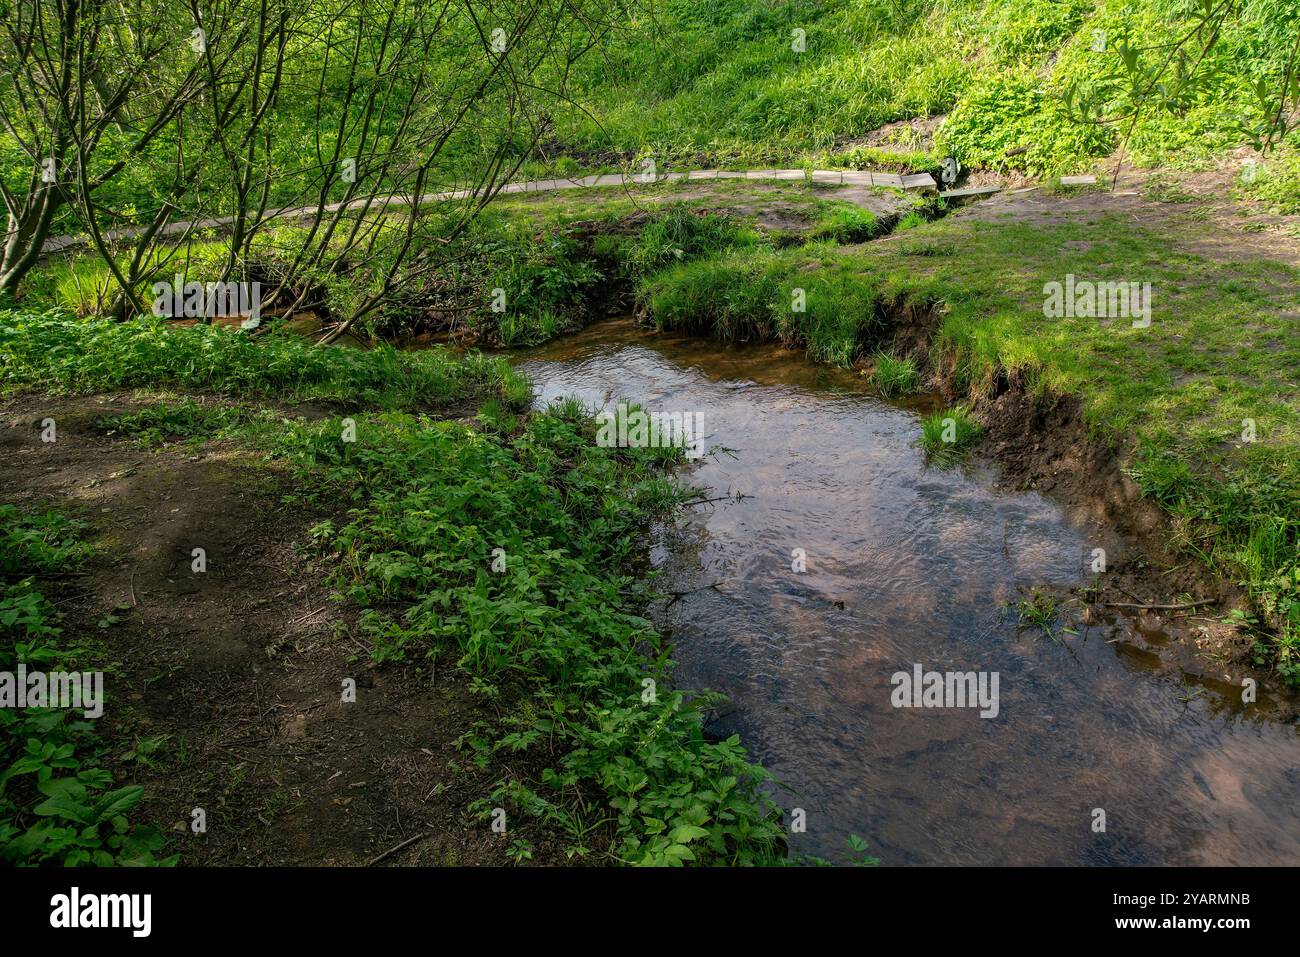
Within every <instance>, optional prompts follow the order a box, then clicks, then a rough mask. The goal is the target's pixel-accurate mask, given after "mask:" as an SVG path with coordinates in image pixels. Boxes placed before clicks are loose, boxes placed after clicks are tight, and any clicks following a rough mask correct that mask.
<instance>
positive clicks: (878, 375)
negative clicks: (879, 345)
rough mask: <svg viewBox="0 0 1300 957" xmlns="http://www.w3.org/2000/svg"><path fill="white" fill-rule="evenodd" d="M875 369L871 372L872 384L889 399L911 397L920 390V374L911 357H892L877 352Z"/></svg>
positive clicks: (885, 353)
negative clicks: (903, 396)
mask: <svg viewBox="0 0 1300 957" xmlns="http://www.w3.org/2000/svg"><path fill="white" fill-rule="evenodd" d="M875 362H876V365H875V368H873V369H872V370H871V384H872V385H874V386H875V387H876V389H877V390H878V391H879V392H880V394H881V395H883V396H885V397H887V398H893V397H895V396H902V395H910V394H911V393H913V392H916V391H917V390H918V389H919V388H920V374H919V373H918V372H917V369H916V361H915V360H914V359H913V358H912V357H911V356H901V357H899V356H892V355H890V354H889V353H887V352H877V353H876V358H875Z"/></svg>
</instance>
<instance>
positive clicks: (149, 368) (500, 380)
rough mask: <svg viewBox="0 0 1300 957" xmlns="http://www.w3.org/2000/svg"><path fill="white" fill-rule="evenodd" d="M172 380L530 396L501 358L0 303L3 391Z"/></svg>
mask: <svg viewBox="0 0 1300 957" xmlns="http://www.w3.org/2000/svg"><path fill="white" fill-rule="evenodd" d="M167 386H171V387H178V388H188V389H211V390H216V391H220V392H231V393H238V394H240V395H245V394H249V395H258V396H262V397H271V398H281V399H285V400H298V401H304V400H321V401H329V402H338V403H343V404H349V405H361V406H368V407H377V408H388V409H398V408H407V409H420V408H440V407H446V406H449V405H451V404H453V403H455V402H460V401H464V400H467V399H472V398H475V397H483V396H488V395H498V396H503V397H505V398H507V399H509V400H510V401H513V402H527V401H528V399H529V398H530V396H531V393H530V392H529V390H528V386H527V383H525V382H523V381H522V380H521V379H520V377H519V376H518V375H517V374H516V373H515V372H513V371H512V370H511V369H510V367H509V365H508V364H507V363H506V361H505V360H504V359H500V358H489V357H486V356H482V355H479V354H477V353H471V354H469V355H467V356H465V357H459V356H456V355H453V354H452V353H450V352H446V351H444V350H442V349H429V350H425V351H420V352H398V351H397V350H396V349H393V348H392V347H390V346H387V345H382V344H381V345H379V346H377V347H376V348H374V349H370V350H360V349H349V348H342V347H327V348H318V347H316V346H313V345H312V344H311V343H310V342H308V341H306V340H304V339H302V338H300V337H298V336H294V335H290V334H283V335H279V334H270V335H267V336H265V337H263V338H261V339H260V340H254V339H252V338H250V337H249V336H248V335H247V334H245V333H242V332H236V331H231V330H229V329H225V328H221V327H216V326H184V327H178V326H171V327H168V326H167V325H165V324H164V323H163V322H161V321H155V320H151V319H143V320H137V321H133V322H126V323H115V322H110V321H107V320H101V319H88V320H78V319H75V318H72V317H71V316H67V315H65V314H62V313H59V312H50V313H45V314H34V313H29V312H22V311H16V310H9V311H0V390H13V389H34V388H39V389H46V390H49V391H69V392H101V391H106V390H112V389H133V388H157V387H167Z"/></svg>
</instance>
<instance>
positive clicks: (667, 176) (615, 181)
mask: <svg viewBox="0 0 1300 957" xmlns="http://www.w3.org/2000/svg"><path fill="white" fill-rule="evenodd" d="M729 179H743V180H751V181H777V182H805V181H807V182H811V183H816V184H820V185H822V186H836V187H848V188H846V189H844V190H843V191H842V193H841V195H840V198H842V199H844V200H845V201H847V202H850V203H854V204H856V205H859V206H863V207H864V208H867V209H871V210H873V211H878V207H879V201H878V199H876V198H875V197H874V195H873V194H872V192H871V190H872V189H873V188H877V187H881V188H886V187H892V188H895V189H907V190H916V189H933V188H934V187H935V185H936V184H935V181H934V179H933V177H931V176H930V175H929V174H928V173H917V174H914V175H911V176H899V175H898V174H896V173H887V172H881V171H876V172H873V171H871V170H861V171H859V170H814V171H812V172H810V173H805V171H804V170H801V169H765V170H748V171H736V170H716V169H712V170H691V171H689V172H681V173H661V174H658V175H644V176H643V175H639V174H638V175H633V176H624V175H622V174H619V173H613V174H606V175H601V176H582V177H579V178H577V179H543V180H528V181H525V182H522V183H507V184H506V185H505V186H503V187H502V188H501V189H500V190H499V191H497V193H496V194H495V195H513V194H517V193H551V192H556V191H559V190H568V189H591V188H597V187H622V188H623V189H625V190H626V189H631V188H633V187H637V186H651V185H654V184H656V183H667V182H678V181H690V182H714V181H717V180H729ZM479 195H480V193H479V192H478V191H476V190H473V189H455V190H447V191H445V192H441V193H426V194H425V195H423V196H421V197H420V198H419V200H418V201H413V198H412V197H410V196H402V195H392V196H368V197H363V198H360V199H354V200H351V201H349V202H347V203H341V202H340V203H327V204H326V205H325V206H323V207H320V206H285V207H283V208H281V209H273V210H269V211H268V212H267V213H266V214H265V218H267V219H303V218H306V217H309V216H314V215H316V214H317V213H318V212H320V211H322V210H323V211H324V212H326V213H336V212H338V211H339V210H341V209H345V208H346V209H347V210H348V211H349V212H351V211H357V212H363V211H373V212H377V213H384V212H387V211H388V210H390V209H402V208H405V207H407V206H412V205H415V206H423V205H426V204H430V203H444V202H450V201H455V200H461V199H472V198H476V197H477V196H479ZM234 221H235V220H234V217H231V216H221V217H215V218H211V219H201V220H200V219H193V220H183V221H180V222H175V223H168V224H167V225H166V226H164V227H163V228H162V229H160V230H159V231H158V235H159V236H162V237H165V236H180V235H184V234H185V233H186V232H189V231H190V230H194V229H220V228H222V227H225V226H229V225H231V224H232V223H233V222H234ZM141 232H143V230H142V229H140V228H137V227H130V228H127V229H113V230H106V231H105V232H104V239H105V240H107V241H110V242H114V241H118V240H123V239H131V238H133V237H135V236H138V235H140V233H141ZM85 244H86V239H85V237H82V236H75V235H66V236H51V237H50V238H49V239H47V240H46V241H45V246H44V248H43V250H42V253H41V255H43V256H49V255H52V254H54V253H61V252H66V251H67V250H69V249H76V248H78V247H80V246H84V245H85Z"/></svg>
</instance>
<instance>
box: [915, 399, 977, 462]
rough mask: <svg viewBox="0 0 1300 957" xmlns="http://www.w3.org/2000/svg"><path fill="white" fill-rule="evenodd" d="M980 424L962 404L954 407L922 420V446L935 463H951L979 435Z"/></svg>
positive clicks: (972, 443)
mask: <svg viewBox="0 0 1300 957" xmlns="http://www.w3.org/2000/svg"><path fill="white" fill-rule="evenodd" d="M980 431H981V430H980V427H979V423H977V422H975V420H974V419H972V418H971V415H970V410H969V409H968V408H966V407H965V406H961V405H958V406H953V407H952V408H951V409H945V410H943V411H942V412H935V413H933V414H931V415H928V416H926V417H925V418H924V419H922V420H921V448H923V449H925V454H926V455H927V456H928V457H929V458H930V459H932V460H934V461H937V462H945V463H946V462H952V461H955V460H956V459H957V458H959V457H960V456H961V455H962V454H963V453H964V452H966V451H967V450H969V449H970V447H971V446H972V445H974V444H975V442H976V440H978V439H979V437H980Z"/></svg>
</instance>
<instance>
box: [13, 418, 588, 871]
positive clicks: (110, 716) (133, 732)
mask: <svg viewBox="0 0 1300 957" xmlns="http://www.w3.org/2000/svg"><path fill="white" fill-rule="evenodd" d="M140 404H141V403H139V402H137V401H136V400H134V399H132V398H131V397H130V396H127V395H104V396H93V397H83V398H51V397H44V396H23V397H18V398H12V399H8V400H5V401H3V402H0V500H3V501H6V502H13V503H15V504H18V505H19V506H20V507H24V508H35V507H41V506H52V507H57V508H60V509H66V510H68V511H70V512H71V513H73V514H75V515H77V516H78V517H80V518H82V519H83V520H84V521H85V522H87V523H88V525H89V529H88V531H87V536H86V537H87V539H88V540H90V541H92V542H95V543H97V544H98V545H99V546H100V547H99V548H98V549H97V551H96V554H95V555H94V557H93V558H91V560H90V561H89V562H88V563H87V565H86V566H85V568H84V570H83V572H82V573H80V574H77V575H73V576H69V577H66V578H62V579H59V580H57V581H55V582H53V583H51V585H50V587H49V588H48V589H47V591H46V594H47V597H49V598H50V599H51V600H52V601H53V602H54V603H55V605H56V607H57V609H58V611H59V612H60V613H61V614H62V616H63V622H62V624H63V627H64V628H65V629H66V630H67V632H68V633H69V634H70V635H71V636H73V637H77V638H83V637H88V638H90V639H92V640H93V641H94V642H96V643H97V644H98V645H100V646H101V647H102V650H103V652H104V660H106V661H109V662H112V666H111V667H112V670H111V671H110V673H109V674H108V676H107V677H106V692H107V695H108V705H107V708H106V710H105V714H104V717H103V719H101V720H102V724H101V726H100V732H101V735H102V737H103V739H104V740H105V741H106V742H107V743H108V745H109V753H108V755H107V758H106V761H105V766H107V767H110V768H112V769H113V770H114V771H115V772H116V773H117V774H118V776H119V778H120V779H121V780H122V781H131V782H134V783H138V784H142V785H144V786H145V789H146V793H147V797H146V800H145V802H144V803H142V805H141V806H140V808H139V809H138V811H137V814H136V817H137V818H138V819H140V820H142V821H148V822H150V823H154V824H155V825H157V826H159V827H160V828H162V829H164V830H166V831H169V832H170V834H169V837H170V843H169V848H168V850H169V852H170V853H180V855H181V860H182V862H183V863H186V864H267V865H272V864H287V865H336V864H337V865H357V864H366V863H369V862H372V861H375V860H376V859H379V860H380V862H381V863H383V864H505V863H509V858H508V857H507V853H506V852H507V849H508V848H509V847H510V845H511V843H512V842H513V841H514V840H516V839H518V838H525V839H528V840H529V841H530V842H531V843H532V844H533V845H535V850H534V851H533V858H532V860H533V862H537V863H546V862H558V861H562V860H563V859H564V856H563V848H562V847H561V846H559V845H558V844H557V843H556V841H555V839H554V838H553V837H548V836H547V835H545V834H543V833H533V832H530V831H529V830H528V829H527V827H526V826H524V825H522V824H519V825H518V826H516V822H511V828H510V834H509V837H508V838H507V837H504V836H501V835H496V834H493V833H492V831H491V829H490V827H489V824H488V823H487V822H480V821H478V820H476V819H475V818H473V817H472V816H471V815H470V814H469V813H468V812H467V810H466V808H467V805H469V803H470V802H471V801H473V800H475V799H477V798H480V797H485V796H486V795H487V794H488V792H489V791H490V790H491V786H492V784H493V782H494V781H495V780H496V778H497V777H498V776H499V774H495V775H494V774H493V773H492V772H491V771H479V770H477V769H475V768H473V767H472V766H471V765H470V764H469V762H468V758H467V756H466V754H465V753H464V752H462V751H460V750H458V749H457V747H456V739H457V738H458V737H459V736H460V735H462V734H464V733H465V732H467V731H469V730H470V729H471V728H472V727H473V726H474V724H475V722H477V721H481V720H488V719H494V718H495V717H496V711H495V708H494V707H493V706H492V705H489V704H487V703H485V702H484V701H483V700H482V699H481V698H479V697H477V696H475V695H472V694H471V693H470V692H469V691H468V689H467V686H466V683H465V681H464V680H463V679H462V677H461V676H460V675H458V674H457V673H456V671H455V669H454V667H453V663H452V662H450V661H444V662H442V663H441V664H442V667H439V668H437V669H436V673H432V672H430V671H427V670H424V669H416V668H412V667H393V668H376V667H373V666H371V665H370V664H369V662H370V654H369V647H368V646H367V645H366V644H365V642H364V641H363V639H362V638H361V637H359V631H358V629H357V627H356V620H355V613H354V612H352V611H350V610H347V609H346V608H345V606H343V605H342V604H340V603H339V602H337V601H335V600H333V599H332V598H331V595H330V589H329V587H328V585H327V584H326V581H327V579H328V577H329V575H330V572H331V568H330V563H329V561H328V558H327V557H326V558H321V559H318V558H316V557H314V554H313V551H312V550H311V549H310V548H309V547H308V546H309V536H308V531H309V529H310V528H311V527H312V526H313V525H314V524H316V523H317V522H319V521H320V520H322V519H323V518H326V517H328V516H326V515H323V514H319V513H313V512H311V511H308V510H305V506H304V505H302V504H301V503H298V504H293V505H286V504H284V503H282V501H281V497H282V496H283V495H284V494H285V492H288V491H292V487H291V483H290V480H289V477H288V476H287V475H286V474H283V473H282V472H281V471H279V470H278V469H277V467H276V466H275V465H274V464H271V463H266V462H264V461H262V460H261V458H260V456H258V455H256V454H254V453H250V452H248V451H243V450H240V449H239V448H237V447H235V446H234V445H233V444H230V443H223V442H216V443H209V444H206V445H195V444H188V443H182V444H173V445H170V446H167V447H163V448H159V449H152V450H151V449H145V448H143V447H141V445H140V444H139V442H137V441H136V440H135V439H134V438H128V437H123V436H120V435H108V434H106V433H105V430H104V429H103V428H102V427H101V426H100V425H98V424H97V423H98V422H99V420H100V418H101V417H102V416H104V415H110V414H121V413H123V412H128V411H131V410H132V409H134V408H137V407H138V406H139V405H140ZM46 417H50V418H53V419H54V420H55V421H56V423H57V441H55V442H54V443H50V444H46V443H43V442H42V441H41V438H40V430H39V422H40V420H41V419H43V418H46ZM194 548H203V549H204V550H205V552H206V565H207V568H206V572H204V573H195V572H194V571H193V570H192V562H193V558H192V557H191V556H192V550H193V549H194ZM346 678H352V679H354V680H355V681H356V685H357V691H356V696H357V700H356V702H355V703H348V704H345V703H343V702H342V687H343V681H344V679H346ZM159 736H161V743H160V744H159V745H158V747H157V748H156V749H154V750H153V751H152V753H150V754H148V755H145V756H143V757H140V756H133V754H134V755H138V754H139V752H140V750H141V749H140V748H139V744H140V743H141V742H144V744H145V749H148V747H149V743H150V741H151V740H153V739H156V738H158V737H159ZM457 769H459V770H457ZM194 808H202V809H203V810H204V811H205V812H206V817H207V831H206V833H202V834H195V833H193V832H192V831H191V829H190V824H191V820H192V811H193V809H194ZM407 841H410V842H411V843H410V844H407V845H406V846H404V847H401V849H400V850H396V851H392V852H391V853H387V855H386V856H384V855H385V854H386V852H389V851H390V850H391V849H393V848H395V847H399V846H400V845H402V844H403V842H407Z"/></svg>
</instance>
